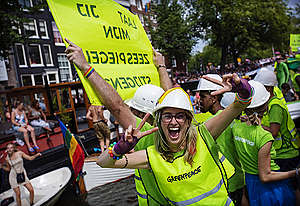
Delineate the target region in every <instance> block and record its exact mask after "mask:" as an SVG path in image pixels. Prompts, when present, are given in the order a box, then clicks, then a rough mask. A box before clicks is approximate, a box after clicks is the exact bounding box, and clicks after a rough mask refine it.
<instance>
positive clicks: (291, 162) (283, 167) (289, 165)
mask: <svg viewBox="0 0 300 206" xmlns="http://www.w3.org/2000/svg"><path fill="white" fill-rule="evenodd" d="M275 162H276V164H278V166H279V167H280V172H287V171H291V170H294V169H296V168H297V167H299V166H300V165H299V164H300V156H298V157H294V158H290V159H275ZM290 182H291V185H292V186H293V188H294V189H298V190H300V177H298V178H296V177H293V178H290ZM297 182H298V183H297Z"/></svg>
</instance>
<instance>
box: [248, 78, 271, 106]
mask: <svg viewBox="0 0 300 206" xmlns="http://www.w3.org/2000/svg"><path fill="white" fill-rule="evenodd" d="M249 84H250V85H251V87H252V89H253V97H252V101H251V103H250V105H249V106H248V107H247V108H255V107H259V106H261V105H263V104H264V103H266V102H267V101H268V100H269V97H270V93H269V92H268V91H267V90H266V88H265V87H264V85H262V84H261V83H260V82H257V81H254V80H250V81H249Z"/></svg>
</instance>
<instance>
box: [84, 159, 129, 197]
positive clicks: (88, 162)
mask: <svg viewBox="0 0 300 206" xmlns="http://www.w3.org/2000/svg"><path fill="white" fill-rule="evenodd" d="M83 171H85V173H86V175H85V176H84V183H85V187H86V190H87V191H90V190H91V189H94V188H96V187H99V186H102V185H105V184H108V183H113V182H116V181H119V180H122V179H125V178H128V177H131V176H132V175H133V174H134V169H119V168H102V167H100V166H99V165H97V163H96V158H95V157H87V158H86V159H85V161H84V165H83Z"/></svg>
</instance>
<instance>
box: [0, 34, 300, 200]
mask: <svg viewBox="0 0 300 206" xmlns="http://www.w3.org/2000/svg"><path fill="white" fill-rule="evenodd" d="M66 41H67V42H68V43H69V47H68V48H67V49H66V53H67V57H68V59H69V61H70V62H71V63H74V64H75V65H76V66H77V67H78V68H79V69H80V70H81V71H82V73H83V74H84V78H86V79H87V80H89V82H90V84H91V85H92V86H93V88H94V89H95V92H96V94H97V95H98V96H99V97H100V98H101V100H102V103H103V106H94V105H91V106H90V107H89V109H88V111H87V114H86V118H87V119H88V120H90V121H92V122H93V127H94V131H95V135H96V136H97V138H98V140H99V145H100V149H99V151H100V152H101V155H100V156H99V157H98V159H97V164H98V165H99V166H101V167H110V168H133V169H136V170H135V183H136V190H137V194H138V201H139V204H140V205H188V204H196V205H201V204H203V205H242V206H247V205H270V206H271V205H296V204H300V190H299V184H297V181H299V180H300V174H299V164H300V156H299V147H300V135H299V131H298V128H296V125H295V123H294V122H293V120H292V119H291V116H290V114H289V112H288V109H287V106H286V102H288V101H293V100H298V99H299V92H300V90H299V88H300V66H299V65H298V66H296V68H292V67H293V66H295V65H294V63H295V62H296V65H297V61H299V59H300V58H299V57H297V56H295V57H294V56H293V57H290V56H288V58H286V56H285V55H284V56H281V55H280V54H277V57H276V58H270V59H264V60H261V61H255V62H251V61H250V60H247V61H246V62H245V64H242V65H240V67H238V68H234V65H232V64H229V65H226V69H225V70H222V71H220V69H218V68H217V67H214V66H213V65H212V64H211V65H209V67H208V68H207V71H206V72H205V73H203V74H191V75H189V76H186V75H185V74H182V73H181V74H179V73H176V74H175V77H174V78H173V79H172V80H171V79H170V78H169V75H168V73H167V70H166V66H165V61H164V57H163V56H162V55H161V54H160V53H159V52H157V51H155V50H154V51H153V62H154V64H155V65H156V67H157V71H158V73H159V77H160V86H161V87H158V86H155V85H143V86H141V87H139V88H138V89H137V90H136V92H135V94H134V96H133V98H132V99H129V100H126V101H123V100H122V99H121V97H120V96H119V94H118V93H117V91H116V90H115V89H114V88H113V87H111V86H110V85H109V84H108V83H107V82H106V81H105V80H104V79H103V78H102V77H101V74H98V73H97V72H94V70H93V69H92V68H91V66H90V65H89V64H88V63H87V61H86V59H85V57H84V54H83V52H82V50H81V48H80V47H78V46H77V45H76V44H74V43H72V42H70V41H69V40H67V39H66ZM294 60H297V61H294ZM232 71H234V73H231V72H232ZM250 71H256V72H254V73H253V74H254V75H247V73H248V72H250ZM254 76H255V77H254ZM193 80H197V81H199V83H198V86H197V89H196V90H190V89H187V90H186V91H184V90H183V89H182V88H181V87H180V84H183V83H185V82H186V81H193ZM103 88H105V89H103ZM5 116H6V119H7V120H8V121H10V122H11V123H12V128H13V129H14V130H15V131H17V132H21V133H23V136H24V140H25V143H26V145H27V148H28V151H29V152H30V153H34V152H36V154H35V155H33V156H30V155H26V154H25V153H23V152H21V151H18V150H17V149H16V146H15V145H13V144H8V145H7V154H8V155H7V158H6V162H5V164H4V165H0V166H1V168H3V169H5V170H7V171H10V175H9V182H10V185H11V187H12V188H13V189H14V191H15V193H16V197H17V199H16V200H17V204H18V205H21V203H20V189H19V186H20V185H24V186H25V187H26V188H27V189H28V191H29V192H30V203H31V204H32V203H33V200H34V191H33V188H32V185H31V184H30V182H29V180H28V178H27V175H26V171H25V169H24V167H23V158H24V159H27V160H33V159H35V158H37V157H38V156H41V153H39V146H38V145H37V142H36V136H35V131H34V128H33V126H34V127H42V128H44V129H45V130H46V131H47V132H51V131H52V130H51V128H50V126H49V123H48V122H47V119H46V115H45V114H44V112H43V109H42V108H41V106H40V103H39V102H38V101H37V100H35V101H33V102H32V105H31V106H30V107H29V106H27V107H26V108H25V106H24V104H23V103H22V102H21V101H16V102H15V103H14V107H13V109H12V111H9V110H7V111H6V113H5ZM123 128H124V129H123ZM28 134H30V137H31V139H32V144H33V145H31V143H30V141H29V135H28ZM114 141H115V143H113V144H111V143H112V142H114ZM20 173H22V175H23V177H22V181H19V180H18V178H19V177H18V176H19V174H20Z"/></svg>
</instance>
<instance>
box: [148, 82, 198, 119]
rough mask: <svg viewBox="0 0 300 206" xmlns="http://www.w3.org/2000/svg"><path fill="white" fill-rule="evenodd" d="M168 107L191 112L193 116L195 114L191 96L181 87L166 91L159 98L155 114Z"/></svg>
mask: <svg viewBox="0 0 300 206" xmlns="http://www.w3.org/2000/svg"><path fill="white" fill-rule="evenodd" d="M166 107H172V108H178V109H184V110H187V111H189V112H191V114H193V113H194V110H193V106H192V102H191V100H190V96H189V95H188V94H187V93H186V92H185V91H184V90H183V89H182V88H181V87H175V88H172V89H169V90H168V91H166V92H165V93H164V94H163V95H162V96H161V97H160V98H159V100H158V102H157V105H156V107H155V109H154V111H153V113H154V112H156V111H158V110H160V109H162V108H166Z"/></svg>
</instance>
